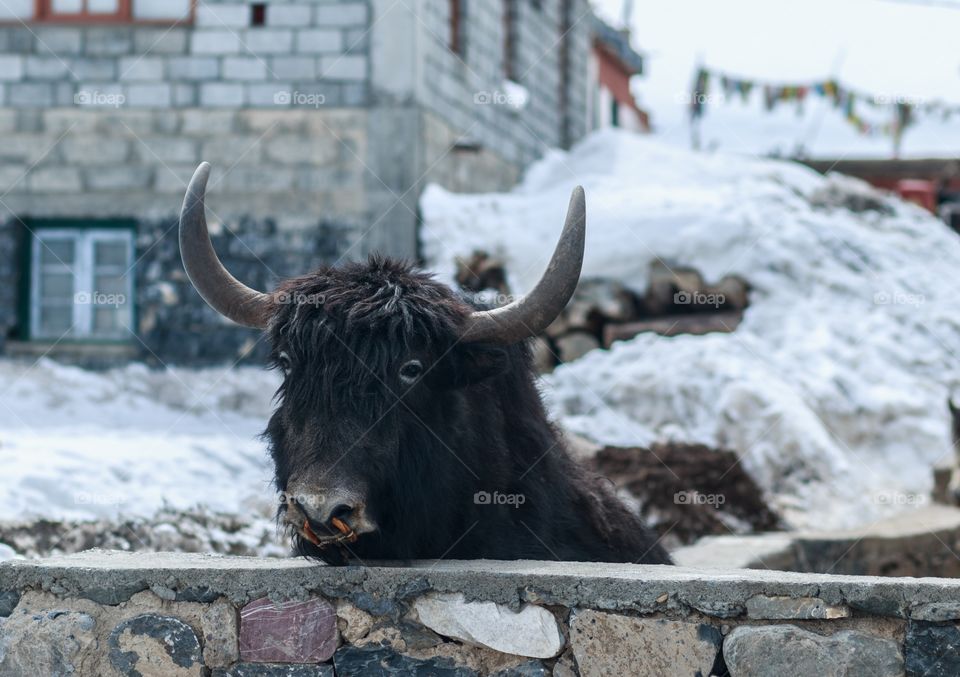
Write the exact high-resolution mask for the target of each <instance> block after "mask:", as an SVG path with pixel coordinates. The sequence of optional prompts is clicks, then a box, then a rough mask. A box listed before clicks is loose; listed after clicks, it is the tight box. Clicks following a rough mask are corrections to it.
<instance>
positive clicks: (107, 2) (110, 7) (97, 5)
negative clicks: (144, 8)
mask: <svg viewBox="0 0 960 677" xmlns="http://www.w3.org/2000/svg"><path fill="white" fill-rule="evenodd" d="M119 4H120V3H119V1H118V0H87V11H89V12H90V13H91V14H116V13H117V9H119V8H118V5H119Z"/></svg>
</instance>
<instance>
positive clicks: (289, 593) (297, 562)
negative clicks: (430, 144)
mask: <svg viewBox="0 0 960 677" xmlns="http://www.w3.org/2000/svg"><path fill="white" fill-rule="evenodd" d="M26 589H34V590H43V591H46V592H51V593H54V594H56V595H62V596H71V597H86V598H88V599H92V600H93V601H96V602H99V603H103V604H111V603H112V604H119V603H121V602H123V601H126V599H129V598H130V597H131V596H132V595H134V594H136V593H137V592H140V591H143V590H153V591H154V592H158V590H159V591H162V592H163V593H165V594H166V595H167V596H168V597H169V596H171V595H173V596H174V598H175V599H184V600H191V599H192V597H195V596H197V595H198V594H200V593H202V594H203V596H205V597H210V598H216V597H219V596H226V597H228V598H230V599H231V600H233V601H234V602H236V603H244V602H246V601H249V600H252V599H256V598H258V597H262V596H265V595H266V596H270V597H271V598H274V599H296V598H303V597H306V596H309V595H310V594H311V593H313V592H318V593H320V594H324V595H327V596H330V597H351V598H353V597H355V596H356V595H363V596H371V597H372V598H374V599H379V600H402V599H406V598H409V597H412V596H415V595H419V594H421V593H424V592H428V591H436V592H461V593H463V594H464V596H465V597H466V598H467V599H468V600H470V599H474V600H487V601H493V602H498V603H500V604H506V605H509V606H512V607H517V606H519V605H520V604H521V603H523V602H534V603H540V604H555V605H559V606H570V607H581V608H593V609H606V610H635V611H640V612H644V613H651V612H654V611H658V612H663V613H667V614H671V613H674V614H675V613H687V612H689V611H698V612H700V613H702V614H705V615H708V616H714V617H718V618H733V617H736V616H740V615H744V614H745V613H747V610H748V609H749V608H750V606H751V605H752V604H755V603H756V601H757V600H758V599H763V600H767V599H771V598H773V599H780V598H817V599H818V600H822V602H823V603H824V604H826V605H830V606H834V607H839V606H847V607H850V608H852V609H857V610H861V611H863V612H864V613H869V614H873V615H880V616H891V617H897V618H919V619H923V620H933V619H934V618H936V620H948V619H952V618H960V580H955V579H943V578H880V577H868V576H833V575H825V574H806V573H792V572H782V571H764V570H755V569H753V570H751V569H734V570H706V569H692V568H686V567H670V566H645V565H630V564H603V563H579V562H532V561H514V562H501V561H488V560H479V561H469V562H467V561H441V562H412V563H408V564H406V565H398V564H392V563H377V565H376V566H346V567H329V566H325V565H322V564H316V563H313V562H310V561H306V560H303V559H287V560H280V559H257V558H244V557H227V556H221V555H198V554H184V553H126V552H115V551H103V550H92V551H88V552H84V553H80V554H77V555H70V556H66V557H59V558H51V559H45V560H18V561H8V562H5V563H3V564H0V591H4V590H8V591H22V590H26Z"/></svg>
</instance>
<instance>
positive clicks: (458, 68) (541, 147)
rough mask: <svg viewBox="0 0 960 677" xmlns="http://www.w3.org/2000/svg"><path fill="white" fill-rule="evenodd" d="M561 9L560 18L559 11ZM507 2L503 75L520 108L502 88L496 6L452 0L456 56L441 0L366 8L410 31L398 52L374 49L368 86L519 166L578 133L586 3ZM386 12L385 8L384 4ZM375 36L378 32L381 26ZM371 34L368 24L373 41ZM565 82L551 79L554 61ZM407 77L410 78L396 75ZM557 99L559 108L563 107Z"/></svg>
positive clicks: (583, 95) (586, 49)
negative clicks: (458, 29)
mask: <svg viewBox="0 0 960 677" xmlns="http://www.w3.org/2000/svg"><path fill="white" fill-rule="evenodd" d="M565 3H566V4H568V5H569V11H568V15H569V16H568V17H567V18H565V17H564V15H563V8H564V6H565ZM514 4H515V7H516V12H517V14H516V17H515V19H514V25H515V31H516V33H515V35H516V38H515V50H516V52H515V59H514V71H515V73H514V75H513V78H514V79H515V80H516V81H517V82H518V84H520V85H522V86H523V87H524V88H525V89H526V90H527V93H528V101H527V103H526V105H525V106H523V107H518V106H515V105H514V104H515V103H516V101H517V99H516V97H515V95H514V94H513V93H512V91H511V90H510V89H509V87H508V86H506V85H505V82H504V81H505V70H504V36H503V27H504V16H503V9H504V5H505V3H503V2H487V1H480V0H465V1H464V2H462V3H461V6H462V7H463V13H464V17H465V20H464V21H463V22H462V25H463V31H462V36H461V40H462V45H463V48H462V50H461V53H460V54H455V53H453V52H452V51H451V50H450V49H449V48H448V45H449V39H448V38H449V35H450V7H451V3H449V2H436V1H434V0H416V2H411V3H401V5H400V6H394V5H393V4H391V3H389V2H386V1H381V2H376V3H375V6H377V7H378V11H386V12H387V13H388V14H389V17H390V22H389V24H390V26H391V27H396V26H398V25H399V26H404V27H405V28H406V29H408V30H411V31H412V35H413V36H414V37H413V40H412V41H411V43H410V45H409V46H408V49H407V50H390V52H389V54H388V55H383V54H381V52H382V51H383V50H382V48H379V47H377V46H374V48H373V52H372V54H371V59H372V63H373V71H372V72H373V75H372V77H373V83H372V85H373V88H374V89H375V91H376V92H377V96H378V97H383V96H388V95H389V96H391V97H393V98H394V99H400V100H405V99H414V100H416V101H418V102H419V103H421V105H423V106H424V107H425V109H426V110H427V111H429V112H430V113H432V114H433V115H436V116H437V117H439V118H440V119H442V120H444V121H445V122H446V123H447V124H449V125H450V126H451V127H453V128H454V129H456V130H457V132H458V134H459V135H460V136H461V137H462V138H463V140H464V141H465V142H469V143H472V144H478V145H480V146H482V147H483V148H485V149H488V150H490V151H492V152H494V153H496V154H497V155H499V156H500V157H501V158H504V159H506V160H507V161H508V162H510V163H513V164H515V165H517V166H519V167H523V166H525V165H526V164H529V162H531V161H532V160H534V159H536V158H539V157H540V156H541V155H542V154H543V152H544V151H545V150H547V149H549V148H554V147H564V146H567V145H569V143H570V142H572V141H576V140H577V139H579V138H580V137H582V136H583V135H584V134H585V133H586V128H587V103H586V102H587V89H588V88H587V61H588V56H589V53H590V16H591V15H590V7H589V5H588V3H587V1H586V0H539V1H537V2H527V1H518V2H516V3H514ZM388 7H389V10H387V8H388ZM379 30H388V29H387V28H386V27H383V28H382V29H379ZM377 31H378V28H377V27H374V31H373V33H374V41H375V43H376V38H377ZM564 49H565V50H566V54H567V66H566V71H567V76H566V80H565V81H563V80H562V78H561V61H562V57H561V55H562V54H563V53H564ZM397 71H401V72H403V71H409V72H411V73H413V76H412V77H409V76H404V77H397V75H398V73H397ZM564 100H565V101H566V103H565V106H566V108H565V109H564V103H563V101H564Z"/></svg>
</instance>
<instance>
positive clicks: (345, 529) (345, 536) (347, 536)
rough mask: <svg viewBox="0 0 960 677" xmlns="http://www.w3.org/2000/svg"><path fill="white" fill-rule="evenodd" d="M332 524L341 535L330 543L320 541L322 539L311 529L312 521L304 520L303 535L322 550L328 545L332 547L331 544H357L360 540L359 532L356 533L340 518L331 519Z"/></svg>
mask: <svg viewBox="0 0 960 677" xmlns="http://www.w3.org/2000/svg"><path fill="white" fill-rule="evenodd" d="M330 522H331V524H333V526H334V527H336V529H337V531H339V532H340V534H341V535H340V536H337V537H336V538H334V539H332V540H329V541H321V540H320V537H319V536H317V535H316V534H315V533H314V531H313V529H311V528H310V521H309V520H303V535H304V537H305V538H306V539H307V540H308V541H310V542H311V543H313V544H314V545H316V546H318V547H320V548H324V547H326V546H328V545H331V544H333V543H343V542H344V541H347V542H349V543H356V542H357V538H358V536H357V532H356V531H354V530H353V529H351V528H350V525H349V524H347V523H346V522H344V521H343V520H342V519H339V518H337V517H333V518H331V519H330Z"/></svg>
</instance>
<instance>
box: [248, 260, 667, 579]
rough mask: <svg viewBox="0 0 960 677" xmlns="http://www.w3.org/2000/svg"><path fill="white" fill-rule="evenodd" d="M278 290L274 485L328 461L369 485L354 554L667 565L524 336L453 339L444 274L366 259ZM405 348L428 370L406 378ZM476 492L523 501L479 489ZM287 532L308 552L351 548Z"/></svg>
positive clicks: (452, 309)
mask: <svg viewBox="0 0 960 677" xmlns="http://www.w3.org/2000/svg"><path fill="white" fill-rule="evenodd" d="M279 290H280V291H282V292H285V293H286V297H287V299H288V301H289V302H288V303H286V304H284V305H283V306H282V307H281V309H280V310H279V311H278V313H277V315H276V317H275V318H274V319H273V321H272V323H271V325H270V329H269V333H270V338H271V340H272V351H273V352H272V354H273V359H274V362H275V363H276V366H278V367H285V368H286V371H287V377H286V379H285V380H284V383H283V385H282V386H281V387H280V390H279V391H278V402H279V404H278V407H277V409H276V411H275V413H274V414H273V416H272V418H271V419H270V423H269V425H268V427H267V430H266V432H265V436H266V437H267V439H268V440H269V442H270V448H271V454H272V456H273V460H274V462H275V465H276V485H277V488H278V490H280V491H281V492H285V491H286V490H287V486H288V482H290V480H291V478H295V477H297V476H298V474H300V473H303V472H305V471H309V470H310V469H313V471H314V472H316V471H317V470H318V469H322V472H321V473H320V474H321V475H323V476H328V477H334V476H336V477H338V478H347V480H348V481H349V482H351V483H352V482H359V483H361V484H362V485H363V486H365V487H366V489H367V495H368V510H369V512H370V513H371V515H372V517H373V518H374V520H375V521H376V523H377V524H378V526H379V530H378V531H377V532H376V533H372V534H366V535H364V536H362V537H361V538H360V539H359V541H357V542H356V543H354V544H351V545H349V546H347V547H346V550H347V551H348V554H349V556H352V557H354V558H357V559H360V560H364V559H367V558H370V559H431V558H441V557H446V558H453V559H476V558H489V559H551V560H581V561H605V562H641V563H654V564H669V563H670V558H669V556H668V555H667V553H666V552H665V551H664V550H663V548H661V547H660V546H659V545H658V544H657V543H656V540H655V537H654V536H653V535H652V534H651V532H650V531H648V530H647V529H646V527H645V526H644V525H643V524H642V523H641V521H640V519H638V518H637V517H636V516H634V515H633V514H632V513H631V512H630V511H629V510H628V509H627V508H626V507H625V506H624V505H623V504H622V503H621V501H620V500H619V499H618V498H617V497H616V496H615V495H614V494H613V493H612V491H611V489H610V488H609V483H608V482H607V481H605V480H603V479H602V478H600V477H599V476H596V475H593V474H591V473H589V472H588V471H586V470H585V469H584V468H582V467H581V466H580V465H578V464H577V463H576V462H574V461H573V460H572V459H571V458H570V456H569V454H568V452H567V450H566V449H565V447H564V443H563V441H562V440H561V438H560V436H559V435H558V433H557V431H556V430H555V429H554V427H553V426H552V425H551V424H550V423H549V421H548V420H547V415H546V412H545V410H544V407H543V404H542V402H541V398H540V393H539V392H538V391H537V387H536V384H535V375H534V371H533V368H532V366H531V361H530V356H529V354H528V349H527V347H526V345H523V344H520V345H515V346H511V347H509V348H499V347H496V346H492V345H483V344H463V343H458V341H457V336H458V333H459V329H460V327H461V326H462V324H463V321H464V318H465V317H466V316H467V315H468V314H469V313H470V312H471V311H472V310H473V309H472V308H471V307H470V306H469V305H467V304H466V303H465V302H464V301H463V300H461V299H460V298H459V297H458V296H457V295H456V294H455V293H454V292H453V291H452V290H451V289H450V288H449V287H447V286H445V285H442V284H440V283H438V282H436V281H434V280H433V279H432V278H431V277H430V276H429V275H427V274H424V273H422V272H418V271H416V270H415V269H413V268H412V267H411V266H409V265H407V264H403V263H398V262H395V261H391V260H387V259H381V258H372V259H371V260H370V261H368V262H367V263H356V264H350V265H347V266H344V267H340V268H325V269H321V270H318V271H316V272H314V273H312V274H309V275H306V276H303V277H300V278H296V279H293V280H289V281H287V282H284V283H283V284H282V285H281V286H280V288H279ZM281 353H285V356H284V358H283V361H284V362H287V363H286V364H282V365H281V364H280V363H281ZM410 359H418V360H420V361H421V362H422V363H423V365H424V366H425V368H426V371H425V373H424V374H423V375H422V377H421V378H419V380H417V382H415V383H414V384H412V385H408V386H406V385H404V384H403V382H402V381H401V379H400V377H399V374H398V371H399V369H400V366H401V365H403V364H404V363H405V362H406V361H408V360H410ZM328 473H329V474H328ZM322 488H323V487H317V489H318V490H321V489H322ZM478 492H488V494H490V495H492V494H493V493H494V492H499V494H501V495H520V496H522V497H523V499H517V500H515V501H514V503H516V502H519V500H522V505H520V506H519V507H515V506H514V505H506V504H502V505H493V504H484V503H482V502H481V503H478V502H477V500H476V496H477V494H478ZM285 509H286V506H285V505H281V508H280V510H281V516H282V512H283V511H284V510H285ZM293 536H294V539H295V542H296V548H297V551H298V552H299V553H300V554H302V555H306V556H309V557H316V558H320V559H323V560H326V561H328V562H331V563H340V562H341V561H342V559H341V556H340V554H339V553H338V552H337V551H336V550H335V549H331V548H325V549H319V548H317V547H316V546H314V545H313V544H312V543H310V542H308V541H306V540H304V539H303V538H301V537H300V536H299V535H297V534H295V533H294V534H293Z"/></svg>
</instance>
